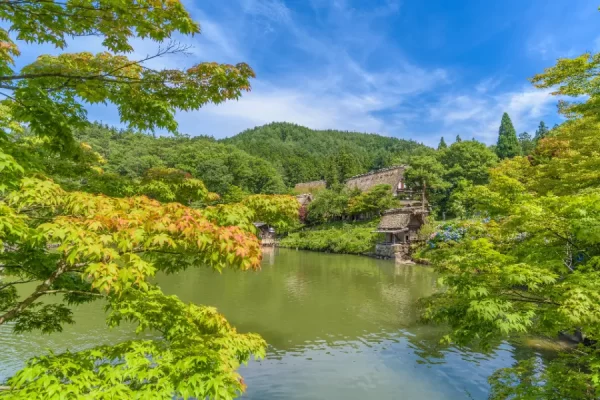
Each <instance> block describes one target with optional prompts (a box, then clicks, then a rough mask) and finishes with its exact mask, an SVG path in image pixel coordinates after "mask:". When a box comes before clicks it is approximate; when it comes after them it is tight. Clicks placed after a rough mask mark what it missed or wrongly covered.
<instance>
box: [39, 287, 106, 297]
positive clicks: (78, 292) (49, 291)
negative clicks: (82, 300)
mask: <svg viewBox="0 0 600 400" xmlns="http://www.w3.org/2000/svg"><path fill="white" fill-rule="evenodd" d="M41 293H42V294H60V293H65V294H81V295H85V296H97V297H106V295H104V294H102V293H93V292H86V291H85V290H67V289H56V290H45V291H43V292H41Z"/></svg>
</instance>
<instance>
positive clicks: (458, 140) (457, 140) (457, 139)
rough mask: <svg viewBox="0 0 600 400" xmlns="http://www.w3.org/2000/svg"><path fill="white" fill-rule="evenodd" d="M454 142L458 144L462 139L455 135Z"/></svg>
mask: <svg viewBox="0 0 600 400" xmlns="http://www.w3.org/2000/svg"><path fill="white" fill-rule="evenodd" d="M455 142H457V143H458V142H462V139H461V138H460V135H456V140H455Z"/></svg>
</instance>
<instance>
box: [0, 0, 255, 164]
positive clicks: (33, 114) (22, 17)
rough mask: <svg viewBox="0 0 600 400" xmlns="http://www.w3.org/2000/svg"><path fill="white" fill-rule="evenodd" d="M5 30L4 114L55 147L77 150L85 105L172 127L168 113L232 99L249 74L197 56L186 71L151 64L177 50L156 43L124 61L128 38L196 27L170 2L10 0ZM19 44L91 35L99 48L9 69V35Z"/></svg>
mask: <svg viewBox="0 0 600 400" xmlns="http://www.w3.org/2000/svg"><path fill="white" fill-rule="evenodd" d="M0 19H1V20H2V21H4V26H5V27H6V28H7V29H6V30H5V29H2V30H0V36H1V37H2V41H3V46H2V51H0V72H1V74H2V81H3V87H4V88H5V89H9V90H12V95H11V96H10V97H7V100H5V101H4V103H5V105H6V106H7V107H9V108H10V114H11V117H12V118H13V119H14V120H15V121H17V122H21V123H25V124H27V125H28V127H29V128H30V129H31V131H32V132H33V133H34V134H36V135H38V136H40V137H47V138H50V139H51V140H50V141H49V142H48V145H50V146H52V147H53V149H55V150H60V151H62V152H64V153H66V152H72V151H74V150H75V149H76V147H77V146H76V145H75V142H74V140H73V133H74V132H75V131H76V130H77V129H80V128H81V127H83V126H85V125H86V124H87V121H86V111H85V108H84V106H83V104H84V103H87V104H99V103H102V104H106V103H112V104H113V105H115V106H116V107H117V109H118V111H119V116H120V118H121V121H122V122H123V123H126V124H128V125H129V126H131V127H134V128H137V129H142V130H151V131H154V130H155V129H157V128H158V129H166V130H169V131H171V132H175V131H176V129H177V123H176V121H175V118H174V116H175V112H176V111H177V110H185V111H189V110H196V109H199V108H200V107H202V106H203V105H205V104H207V103H221V102H223V101H225V100H227V99H236V98H238V97H239V96H240V95H241V93H242V92H243V91H246V90H249V89H250V79H251V78H252V77H254V72H253V71H252V69H251V68H250V67H249V66H248V65H246V64H237V65H235V66H234V65H226V64H223V65H220V64H217V63H211V62H207V63H201V64H198V65H195V66H191V67H190V68H187V69H182V70H180V69H162V70H155V69H152V68H147V67H145V66H144V62H145V61H147V60H149V59H152V58H156V57H160V56H165V55H168V54H173V53H179V52H182V51H184V50H185V48H184V47H181V46H179V45H177V44H173V43H171V44H167V45H163V47H162V48H159V49H158V50H157V53H156V54H155V55H149V56H148V57H147V58H146V59H142V60H135V59H129V58H128V57H126V56H125V55H122V54H124V53H131V52H132V51H133V47H132V45H131V42H132V41H134V40H139V39H149V40H152V41H158V42H160V41H163V40H165V39H168V38H170V37H171V36H172V35H174V34H176V33H180V34H184V35H190V34H195V33H198V32H200V26H199V25H198V24H197V23H195V22H194V21H193V20H192V19H191V18H190V16H189V14H188V12H187V11H186V10H185V8H184V7H183V6H182V5H181V3H180V2H179V1H169V2H158V1H154V0H139V1H138V0H124V1H115V0H99V1H95V2H86V3H84V4H83V3H81V1H79V0H67V1H64V2H57V1H53V0H50V1H43V2H38V1H9V2H7V3H6V7H3V9H2V10H0ZM8 32H12V33H13V35H14V37H16V38H17V39H20V40H22V41H24V42H26V43H50V44H51V45H54V46H55V47H57V48H64V47H65V46H66V38H68V37H74V36H98V37H100V38H102V43H103V45H104V46H105V47H106V48H107V50H108V51H106V52H102V53H98V54H92V53H88V52H81V53H63V54H58V55H40V56H39V57H37V58H36V59H35V61H34V62H33V63H31V64H29V65H25V66H23V67H22V68H21V70H19V71H16V70H14V69H13V67H12V65H16V64H18V63H17V62H16V60H15V57H18V56H19V55H20V49H19V48H18V46H17V44H16V43H15V42H13V40H12V38H11V35H9V34H8Z"/></svg>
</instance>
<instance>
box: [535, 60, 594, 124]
mask: <svg viewBox="0 0 600 400" xmlns="http://www.w3.org/2000/svg"><path fill="white" fill-rule="evenodd" d="M599 66H600V53H596V54H591V53H585V54H582V55H580V56H579V57H575V58H559V59H558V61H557V63H556V65H555V66H553V67H550V68H546V70H545V71H544V72H543V73H541V74H537V75H535V76H534V77H533V78H531V81H532V82H533V84H534V85H535V86H536V87H538V88H553V89H556V90H555V91H554V92H553V93H552V94H555V95H563V96H569V97H579V96H584V97H586V98H585V99H584V101H580V102H568V101H565V100H561V101H559V103H558V107H559V111H560V112H562V113H563V114H565V115H566V116H568V117H578V116H591V117H594V118H597V117H598V115H600V112H599V111H600V109H599V108H598V105H599V102H600V96H599V95H598V87H599V86H598V85H599V80H598V71H599V70H600V69H599Z"/></svg>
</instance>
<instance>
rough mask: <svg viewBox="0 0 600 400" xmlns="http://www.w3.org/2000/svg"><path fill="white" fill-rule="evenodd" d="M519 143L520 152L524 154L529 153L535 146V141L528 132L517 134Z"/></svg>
mask: <svg viewBox="0 0 600 400" xmlns="http://www.w3.org/2000/svg"><path fill="white" fill-rule="evenodd" d="M519 144H520V145H521V153H522V154H523V155H524V156H526V155H529V154H530V153H531V152H532V151H533V149H534V148H535V141H534V140H533V139H532V138H531V135H530V134H529V133H528V132H523V133H520V134H519Z"/></svg>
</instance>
